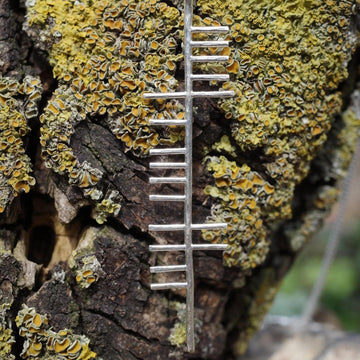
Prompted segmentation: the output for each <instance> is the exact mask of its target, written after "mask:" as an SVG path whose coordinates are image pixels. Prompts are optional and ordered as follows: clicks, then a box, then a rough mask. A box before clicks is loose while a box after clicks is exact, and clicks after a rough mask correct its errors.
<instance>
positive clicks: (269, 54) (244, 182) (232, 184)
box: [197, 0, 357, 269]
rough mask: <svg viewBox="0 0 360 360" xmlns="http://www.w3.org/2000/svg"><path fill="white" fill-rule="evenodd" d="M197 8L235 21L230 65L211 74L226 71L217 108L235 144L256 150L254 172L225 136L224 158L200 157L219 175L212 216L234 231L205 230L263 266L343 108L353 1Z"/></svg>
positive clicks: (247, 263)
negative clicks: (226, 93)
mask: <svg viewBox="0 0 360 360" xmlns="http://www.w3.org/2000/svg"><path fill="white" fill-rule="evenodd" d="M197 5H198V6H199V11H200V15H201V16H208V17H209V18H208V19H209V20H208V21H209V22H211V23H212V24H214V22H216V21H217V22H218V23H220V24H221V25H228V26H229V27H230V32H229V34H228V35H227V40H229V41H230V49H231V52H230V62H229V64H223V65H222V66H220V67H219V65H217V68H216V69H215V68H213V69H212V70H213V71H216V72H226V71H228V73H229V74H230V77H231V78H230V81H228V82H225V83H224V84H223V86H222V87H223V89H225V90H233V91H235V94H236V95H235V97H234V98H229V99H224V100H221V101H219V106H220V107H221V109H222V110H223V112H224V117H225V119H226V120H227V121H228V122H229V127H230V129H231V137H232V143H231V142H230V143H231V144H232V146H234V145H235V144H236V146H237V150H238V153H246V152H248V153H249V154H252V153H254V154H256V155H254V162H255V163H257V165H256V166H255V168H256V170H255V168H253V164H252V163H251V162H249V163H248V164H245V165H247V166H248V168H249V170H248V171H247V172H244V171H243V170H241V169H242V168H243V167H244V166H245V165H240V164H237V163H236V162H235V161H229V160H228V158H229V157H230V156H231V157H233V158H234V150H233V149H231V148H230V147H228V146H227V147H224V145H222V143H223V142H224V141H223V140H222V141H220V142H219V143H217V144H215V145H214V146H213V150H215V151H218V152H219V153H222V154H224V153H227V154H226V155H225V154H224V155H223V156H220V155H219V156H211V157H209V156H208V157H206V158H205V161H204V163H205V166H206V168H207V170H208V171H209V172H210V173H211V174H212V176H213V179H214V185H213V186H207V187H206V188H205V193H206V194H208V195H210V196H212V197H214V198H217V199H218V200H217V203H218V204H219V205H218V206H214V208H213V210H212V216H211V217H210V220H216V221H221V222H222V221H225V222H228V223H229V228H228V231H227V232H226V233H225V232H218V233H216V232H204V234H203V236H204V238H205V239H208V240H210V241H213V242H227V243H229V245H230V246H229V249H228V250H227V251H226V252H225V260H226V263H227V264H228V265H240V266H241V267H242V268H245V269H246V268H251V267H255V266H257V265H259V264H262V263H263V261H264V259H265V257H266V255H267V253H268V249H269V242H270V240H271V239H270V238H269V233H270V229H271V226H272V225H273V224H276V223H277V222H278V223H279V222H281V221H282V220H284V219H290V218H291V217H292V208H291V205H292V200H293V198H294V191H295V187H296V185H298V184H299V183H300V182H301V181H302V180H303V179H304V178H305V177H306V176H307V175H308V172H309V169H310V164H311V161H312V160H313V159H314V158H315V157H316V156H317V155H318V153H319V151H320V150H321V149H322V147H323V146H324V144H325V142H326V140H327V135H328V133H329V131H330V129H331V126H332V122H333V121H334V117H335V116H337V115H338V114H339V113H340V111H341V106H342V93H341V91H340V90H339V84H340V83H341V82H342V81H344V80H345V79H346V77H347V76H348V71H347V65H348V63H349V61H350V58H351V55H352V52H353V51H354V49H355V47H356V45H357V38H356V35H353V34H352V33H351V30H350V29H351V26H352V25H351V21H352V16H353V11H354V10H356V6H357V2H356V1H339V2H334V1H320V0H310V1H305V2H304V1H302V0H295V1H291V2H283V1H273V2H268V1H265V0H263V1H256V0H253V1H242V0H239V1H236V2H231V1H225V2H224V1H220V0H210V1H208V0H206V1H205V0H199V1H198V2H197ZM210 53H211V50H210V51H209V50H207V49H202V50H201V54H202V55H206V54H210ZM209 66H210V67H211V66H212V65H208V64H204V65H198V68H199V69H201V70H203V71H207V70H209V69H211V68H209ZM250 156H251V155H250ZM259 156H260V157H259ZM258 169H260V172H259V171H258ZM337 177H338V176H336V178H337ZM323 201H324V200H323ZM312 231H313V227H312ZM310 233H311V231H308V235H309V234H310ZM302 243H303V242H302ZM296 248H298V247H296ZM294 249H295V248H294Z"/></svg>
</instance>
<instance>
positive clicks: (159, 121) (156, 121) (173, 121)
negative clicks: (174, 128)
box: [149, 119, 186, 126]
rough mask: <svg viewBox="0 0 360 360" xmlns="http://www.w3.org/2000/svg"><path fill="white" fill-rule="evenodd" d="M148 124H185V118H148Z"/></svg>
mask: <svg viewBox="0 0 360 360" xmlns="http://www.w3.org/2000/svg"><path fill="white" fill-rule="evenodd" d="M149 125H160V126H170V125H186V120H185V119H150V120H149Z"/></svg>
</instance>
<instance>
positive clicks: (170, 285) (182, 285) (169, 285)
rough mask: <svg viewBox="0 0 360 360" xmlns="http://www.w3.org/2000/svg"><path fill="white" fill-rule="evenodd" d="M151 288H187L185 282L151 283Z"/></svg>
mask: <svg viewBox="0 0 360 360" xmlns="http://www.w3.org/2000/svg"><path fill="white" fill-rule="evenodd" d="M150 288H151V290H169V289H183V288H186V289H187V288H188V283H187V282H171V283H162V284H151V285H150Z"/></svg>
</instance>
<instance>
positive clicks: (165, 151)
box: [150, 148, 186, 155]
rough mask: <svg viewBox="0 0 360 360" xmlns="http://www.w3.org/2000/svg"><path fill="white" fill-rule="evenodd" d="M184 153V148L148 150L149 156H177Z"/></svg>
mask: <svg viewBox="0 0 360 360" xmlns="http://www.w3.org/2000/svg"><path fill="white" fill-rule="evenodd" d="M185 151H186V149H185V148H166V149H165V148H164V149H150V155H178V154H185Z"/></svg>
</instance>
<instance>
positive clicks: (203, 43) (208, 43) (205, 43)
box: [190, 40, 229, 47]
mask: <svg viewBox="0 0 360 360" xmlns="http://www.w3.org/2000/svg"><path fill="white" fill-rule="evenodd" d="M190 45H191V46H193V47H225V46H229V41H224V40H215V41H191V42H190Z"/></svg>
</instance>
